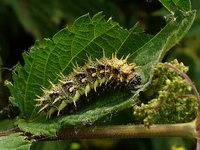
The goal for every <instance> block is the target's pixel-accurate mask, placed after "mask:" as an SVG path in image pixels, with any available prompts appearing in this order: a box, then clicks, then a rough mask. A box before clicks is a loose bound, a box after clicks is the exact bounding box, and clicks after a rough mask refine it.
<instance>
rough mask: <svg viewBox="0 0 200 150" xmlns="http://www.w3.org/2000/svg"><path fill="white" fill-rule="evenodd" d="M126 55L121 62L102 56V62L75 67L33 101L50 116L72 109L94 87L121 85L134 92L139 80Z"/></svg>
mask: <svg viewBox="0 0 200 150" xmlns="http://www.w3.org/2000/svg"><path fill="white" fill-rule="evenodd" d="M128 57H129V56H127V57H126V58H125V59H122V58H121V59H118V58H117V57H116V56H114V55H113V56H112V59H108V58H106V57H105V55H104V56H103V58H102V59H100V60H96V61H92V60H91V58H89V62H88V63H87V64H86V65H85V66H83V67H78V66H77V67H75V68H74V69H73V70H74V71H73V72H72V73H71V74H69V75H68V76H64V75H61V79H60V80H59V82H58V83H57V84H53V83H51V82H50V83H51V85H52V87H51V89H43V91H44V95H43V96H42V97H39V98H38V99H37V101H40V103H39V104H38V105H37V106H40V107H41V109H40V111H39V112H41V111H44V112H46V113H47V116H48V117H50V116H51V115H52V114H53V113H55V112H57V115H59V114H60V111H63V110H64V109H66V108H67V106H71V105H72V103H73V104H74V106H75V107H76V103H77V102H78V100H79V99H80V96H82V95H85V96H86V97H87V95H88V93H89V92H90V91H91V90H93V91H94V92H96V91H97V88H98V87H101V86H105V85H108V84H112V83H114V84H115V85H114V86H115V87H117V86H124V87H127V88H128V89H130V90H132V91H134V90H136V89H138V87H139V85H140V84H141V77H140V75H139V74H138V73H136V72H135V69H136V65H135V64H134V63H131V64H129V63H128V62H127V59H128Z"/></svg>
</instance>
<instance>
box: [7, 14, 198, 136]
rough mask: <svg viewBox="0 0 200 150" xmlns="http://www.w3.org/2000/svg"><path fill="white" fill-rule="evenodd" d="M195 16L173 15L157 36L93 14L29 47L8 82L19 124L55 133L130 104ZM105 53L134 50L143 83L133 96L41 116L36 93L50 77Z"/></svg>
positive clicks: (116, 95)
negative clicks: (124, 27) (63, 112)
mask: <svg viewBox="0 0 200 150" xmlns="http://www.w3.org/2000/svg"><path fill="white" fill-rule="evenodd" d="M194 17H195V12H194V11H190V12H187V13H184V14H182V13H181V12H178V14H177V17H176V18H174V19H172V20H171V21H170V22H169V23H168V24H167V25H166V26H165V27H164V28H163V29H162V30H161V31H160V32H159V33H157V34H156V35H155V36H152V35H149V34H146V33H145V32H144V31H143V30H142V28H141V27H140V26H139V24H136V25H135V26H134V27H133V28H131V29H130V30H125V29H123V28H121V27H120V26H119V25H118V24H117V23H116V22H114V21H112V20H111V19H109V20H108V21H105V20H104V17H103V15H102V13H98V14H96V15H95V16H94V17H93V18H90V16H89V15H88V14H86V15H84V16H81V17H80V18H78V19H77V20H76V21H75V22H74V24H73V26H72V30H69V29H67V28H65V29H63V30H61V31H60V32H58V33H57V34H56V35H55V36H54V37H53V40H49V39H45V40H44V45H40V44H39V42H36V44H35V45H34V46H33V47H32V48H31V50H30V55H27V54H23V57H24V61H25V65H24V67H22V66H21V65H17V69H16V72H14V73H13V81H14V85H12V84H11V83H9V85H8V86H9V89H10V91H11V93H12V96H13V97H11V98H10V100H11V102H12V103H13V104H14V105H16V106H18V107H19V108H20V110H21V112H22V114H23V115H24V118H25V119H26V120H28V121H25V120H19V121H18V122H17V125H18V126H19V127H20V128H21V129H22V130H25V131H27V132H30V133H32V134H35V135H40V134H43V135H46V136H55V135H56V131H59V130H61V129H62V128H63V127H65V126H66V125H84V124H90V123H93V122H95V121H96V120H98V119H100V118H102V117H104V116H107V115H109V114H112V112H113V111H120V110H122V109H125V108H129V107H131V106H132V105H133V104H134V103H135V99H136V97H137V95H138V93H139V91H141V90H143V89H144V88H145V87H146V86H147V85H148V84H149V83H150V80H151V77H152V73H153V68H154V67H155V65H156V64H157V63H158V61H160V59H161V58H162V56H163V55H164V53H165V52H166V51H167V50H169V49H170V48H171V47H172V46H173V45H174V44H175V43H177V42H178V41H179V40H180V39H181V38H182V37H183V35H185V33H187V31H188V30H189V28H190V26H191V24H192V22H193V20H194ZM103 50H104V51H105V53H106V56H107V57H111V55H112V54H113V53H114V52H116V53H117V56H118V57H121V56H123V55H124V56H126V55H128V54H131V57H130V59H129V62H135V63H136V64H137V65H139V66H140V68H139V69H138V72H139V73H140V74H141V76H142V83H143V87H142V88H141V89H140V90H138V91H136V92H135V93H134V94H132V93H130V92H128V91H114V92H113V91H112V92H108V93H105V96H104V97H103V98H102V97H97V98H95V101H94V103H92V104H86V105H84V106H83V107H82V108H81V109H80V110H79V111H78V112H77V113H74V114H71V115H65V116H62V117H57V118H54V119H53V118H52V119H50V120H45V118H44V117H39V114H38V110H39V108H38V107H35V105H36V103H37V102H36V101H34V99H36V95H42V94H43V93H42V91H41V89H40V88H41V86H43V87H46V88H50V83H49V82H48V79H50V80H51V81H52V82H53V83H57V81H58V74H59V73H60V72H62V73H63V74H64V75H67V74H69V73H70V72H71V71H72V62H77V63H78V64H79V65H84V63H85V62H86V61H87V57H86V54H88V55H90V56H91V57H92V58H93V59H95V58H101V57H102V51H103Z"/></svg>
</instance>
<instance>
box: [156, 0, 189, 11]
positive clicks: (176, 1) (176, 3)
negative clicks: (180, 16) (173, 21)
mask: <svg viewBox="0 0 200 150" xmlns="http://www.w3.org/2000/svg"><path fill="white" fill-rule="evenodd" d="M159 1H160V2H161V3H162V4H163V5H164V6H165V7H166V8H167V9H168V10H169V11H171V12H174V10H175V9H176V8H177V7H178V8H179V9H181V10H183V11H190V10H191V2H190V0H159Z"/></svg>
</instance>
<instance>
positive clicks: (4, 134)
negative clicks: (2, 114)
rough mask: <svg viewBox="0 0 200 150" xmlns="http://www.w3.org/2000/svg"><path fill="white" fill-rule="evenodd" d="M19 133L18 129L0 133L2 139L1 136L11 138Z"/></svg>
mask: <svg viewBox="0 0 200 150" xmlns="http://www.w3.org/2000/svg"><path fill="white" fill-rule="evenodd" d="M17 132H20V129H19V128H18V127H16V128H13V129H11V130H8V131H4V132H0V137H1V136H9V135H10V134H13V133H17Z"/></svg>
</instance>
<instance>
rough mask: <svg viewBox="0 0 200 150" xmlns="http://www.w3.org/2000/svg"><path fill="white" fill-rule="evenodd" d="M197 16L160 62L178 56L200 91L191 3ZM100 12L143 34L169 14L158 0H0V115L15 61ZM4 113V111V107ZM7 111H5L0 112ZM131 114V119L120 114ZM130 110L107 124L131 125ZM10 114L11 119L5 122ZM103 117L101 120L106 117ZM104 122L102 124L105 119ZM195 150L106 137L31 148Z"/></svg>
mask: <svg viewBox="0 0 200 150" xmlns="http://www.w3.org/2000/svg"><path fill="white" fill-rule="evenodd" d="M191 3H192V8H193V9H196V10H197V17H196V19H195V21H194V24H193V26H192V28H191V29H190V31H189V32H188V34H187V35H186V36H185V37H184V39H182V41H181V42H180V43H178V44H177V45H176V46H175V47H173V48H172V49H171V50H170V51H169V52H168V53H167V54H166V56H165V58H164V60H163V61H170V60H173V59H175V58H177V59H178V60H179V61H181V62H183V63H184V64H185V65H187V66H189V67H190V71H189V76H190V77H191V79H192V80H193V81H194V83H195V85H196V86H197V88H198V91H200V80H199V76H200V44H199V41H200V1H199V0H192V1H191ZM99 11H103V14H104V15H105V17H106V18H107V19H108V18H110V17H112V18H113V20H115V21H117V22H119V24H120V25H121V26H122V27H123V28H127V29H130V28H131V27H133V25H134V24H135V23H136V22H137V21H139V22H140V24H141V26H142V27H143V28H144V29H145V31H146V32H148V33H150V34H155V33H157V32H158V31H160V29H161V28H162V27H164V26H165V24H166V20H165V19H164V16H165V17H166V18H167V17H168V16H167V14H168V12H167V11H166V10H165V8H164V7H163V6H162V4H161V3H160V2H158V1H157V0H42V1H40V0H0V68H1V69H0V111H1V110H2V109H4V108H5V106H7V105H8V97H9V95H10V93H9V91H8V89H7V88H6V87H5V86H4V81H5V80H10V81H11V80H12V71H13V70H14V69H15V65H16V64H17V63H21V64H23V63H24V62H23V59H22V53H23V52H25V53H29V49H30V48H31V46H33V44H34V42H35V40H41V42H42V39H43V38H51V37H52V36H53V35H54V34H55V33H56V32H58V31H59V30H60V29H62V28H64V27H66V26H68V27H69V28H70V27H71V26H72V24H73V21H74V20H75V19H77V18H78V17H79V16H81V15H84V14H86V13H89V14H90V15H91V16H93V15H94V14H96V13H97V12H99ZM4 110H5V109H4ZM4 112H5V111H4ZM124 113H126V114H130V117H129V118H130V120H128V119H126V120H124V119H123V114H124ZM15 114H18V110H17V109H12V110H9V112H8V114H7V115H6V114H4V113H0V131H3V130H6V129H9V128H12V126H13V125H12V122H13V121H12V120H13V119H12V118H13V117H14V116H15ZM131 114H132V111H131V110H125V111H124V112H121V113H119V114H114V115H113V116H114V117H108V118H107V122H108V121H109V123H111V124H112V123H113V122H115V124H116V122H117V124H126V123H130V122H132V120H131V118H132V116H131ZM8 116H9V117H10V119H8ZM104 119H105V118H104ZM105 122H106V121H105ZM122 148H123V149H135V150H193V149H195V140H190V139H182V138H154V139H123V140H121V139H115V140H114V139H105V140H82V141H56V142H41V143H34V144H33V146H32V147H31V149H32V150H35V149H40V150H46V149H48V150H54V149H59V150H67V149H69V150H79V149H80V150H82V149H83V150H93V149H96V150H118V149H122Z"/></svg>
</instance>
